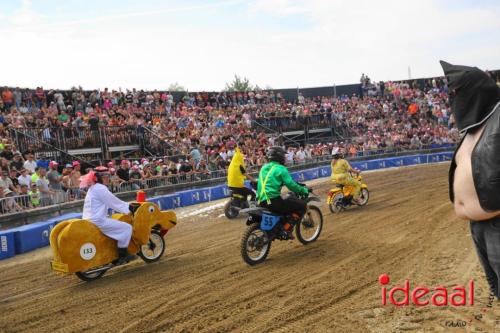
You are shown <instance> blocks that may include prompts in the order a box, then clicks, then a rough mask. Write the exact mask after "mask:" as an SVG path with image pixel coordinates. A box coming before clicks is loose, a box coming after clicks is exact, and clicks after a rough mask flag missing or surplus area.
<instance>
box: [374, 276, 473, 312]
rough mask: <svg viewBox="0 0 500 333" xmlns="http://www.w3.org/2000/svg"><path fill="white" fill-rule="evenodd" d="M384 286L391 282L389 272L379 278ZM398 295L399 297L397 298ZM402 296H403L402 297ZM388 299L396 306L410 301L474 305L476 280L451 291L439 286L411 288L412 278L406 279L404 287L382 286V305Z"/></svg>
mask: <svg viewBox="0 0 500 333" xmlns="http://www.w3.org/2000/svg"><path fill="white" fill-rule="evenodd" d="M378 281H379V283H380V284H381V285H382V286H386V285H387V284H389V282H390V277H389V275H387V274H382V275H380V276H379V278H378ZM396 296H397V297H398V299H396ZM400 296H403V298H402V299H401V297H400ZM387 299H389V301H390V302H391V303H392V304H393V305H396V306H406V305H410V302H411V303H413V304H414V305H416V306H426V305H429V304H432V305H433V306H447V305H452V306H465V305H474V280H470V281H469V283H468V286H467V287H466V286H455V287H453V288H451V290H450V291H448V289H447V288H446V287H443V286H438V287H433V288H428V287H422V286H417V287H416V288H415V289H413V290H412V289H411V287H410V280H405V283H404V286H403V287H398V286H396V287H393V288H391V289H389V290H387V288H386V287H382V305H387Z"/></svg>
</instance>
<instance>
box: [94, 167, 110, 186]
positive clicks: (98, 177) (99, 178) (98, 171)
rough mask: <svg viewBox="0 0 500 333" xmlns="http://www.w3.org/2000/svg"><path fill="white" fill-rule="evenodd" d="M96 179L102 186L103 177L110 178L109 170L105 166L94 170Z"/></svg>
mask: <svg viewBox="0 0 500 333" xmlns="http://www.w3.org/2000/svg"><path fill="white" fill-rule="evenodd" d="M94 173H95V177H96V180H95V181H96V182H97V183H101V184H102V177H103V176H109V169H108V168H106V167H105V166H98V167H96V168H95V169H94Z"/></svg>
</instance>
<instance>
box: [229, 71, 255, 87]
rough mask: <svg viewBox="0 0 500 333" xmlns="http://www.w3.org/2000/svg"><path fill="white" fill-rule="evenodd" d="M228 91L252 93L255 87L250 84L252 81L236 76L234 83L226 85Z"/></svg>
mask: <svg viewBox="0 0 500 333" xmlns="http://www.w3.org/2000/svg"><path fill="white" fill-rule="evenodd" d="M224 90H226V91H251V90H254V87H253V86H252V85H251V84H250V80H249V79H247V78H246V77H244V78H241V77H239V76H238V75H236V74H235V75H234V79H233V81H231V82H229V83H226V88H225V89H224Z"/></svg>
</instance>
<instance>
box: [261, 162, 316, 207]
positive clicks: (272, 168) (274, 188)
mask: <svg viewBox="0 0 500 333" xmlns="http://www.w3.org/2000/svg"><path fill="white" fill-rule="evenodd" d="M283 185H285V186H286V187H287V188H288V189H289V190H290V191H292V192H294V193H295V194H300V195H305V194H307V193H309V191H308V190H307V188H305V187H302V186H300V185H299V184H297V183H296V182H294V181H293V179H292V177H291V176H290V173H289V172H288V169H287V168H286V167H285V166H283V165H281V164H279V163H277V162H270V163H267V164H266V165H264V166H263V167H262V169H260V173H259V182H258V185H257V199H258V202H259V203H260V202H262V201H267V200H271V199H274V198H277V197H279V196H280V195H281V188H282V187H283Z"/></svg>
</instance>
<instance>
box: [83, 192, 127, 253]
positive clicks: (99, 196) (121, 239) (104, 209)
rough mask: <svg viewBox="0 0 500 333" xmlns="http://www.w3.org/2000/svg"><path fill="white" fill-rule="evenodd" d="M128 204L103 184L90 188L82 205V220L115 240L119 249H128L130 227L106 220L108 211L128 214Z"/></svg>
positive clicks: (116, 221) (122, 223)
mask: <svg viewBox="0 0 500 333" xmlns="http://www.w3.org/2000/svg"><path fill="white" fill-rule="evenodd" d="M128 207H129V204H128V203H127V202H125V201H122V200H120V199H118V198H117V197H116V196H115V195H113V193H111V192H110V191H109V190H108V188H107V187H106V186H104V185H103V184H99V183H97V184H94V185H92V186H90V188H89V189H88V191H87V195H86V196H85V203H84V205H83V219H85V220H90V221H91V222H92V223H94V224H95V225H96V226H97V227H98V228H99V229H100V230H101V231H102V233H103V234H105V235H106V236H108V237H110V238H113V239H115V240H117V242H118V247H119V248H126V247H128V243H129V242H130V237H131V236H132V226H131V225H130V224H128V223H125V222H121V221H118V220H114V219H110V218H108V210H109V209H110V208H111V209H112V210H114V211H115V212H118V213H123V214H128V213H129V212H130V210H129V208H128Z"/></svg>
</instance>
